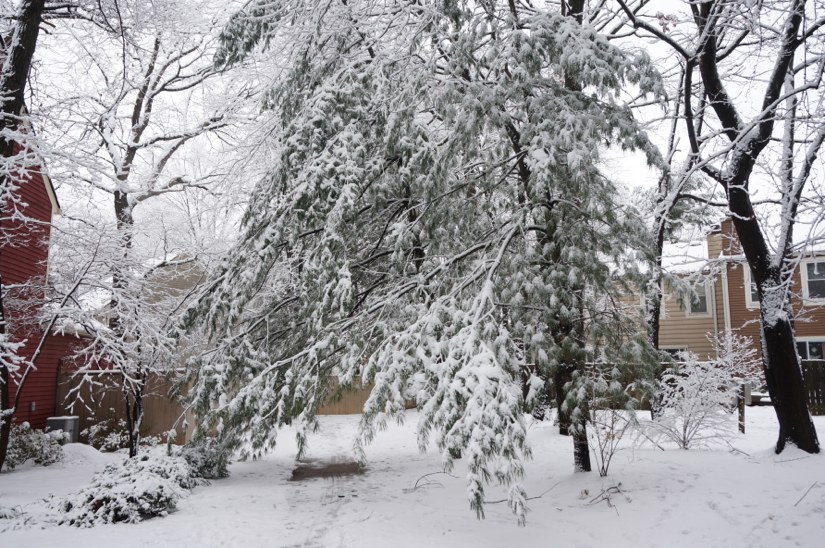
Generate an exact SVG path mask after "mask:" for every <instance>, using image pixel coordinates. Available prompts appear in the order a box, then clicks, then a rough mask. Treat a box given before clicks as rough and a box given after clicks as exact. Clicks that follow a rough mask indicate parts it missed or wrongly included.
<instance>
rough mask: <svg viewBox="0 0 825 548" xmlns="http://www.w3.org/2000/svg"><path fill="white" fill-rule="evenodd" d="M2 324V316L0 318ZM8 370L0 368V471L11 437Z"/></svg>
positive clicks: (4, 367) (0, 324) (11, 410)
mask: <svg viewBox="0 0 825 548" xmlns="http://www.w3.org/2000/svg"><path fill="white" fill-rule="evenodd" d="M0 322H2V316H0ZM3 332H5V325H4V324H3V323H0V335H2V334H3ZM9 377H10V375H9V369H8V367H6V366H0V471H2V470H3V464H5V462H6V454H7V453H8V450H9V438H10V437H11V420H12V417H13V416H14V414H13V413H14V409H11V408H9V403H10V400H11V398H10V397H9V383H10V382H11V379H10V378H9Z"/></svg>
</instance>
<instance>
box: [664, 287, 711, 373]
mask: <svg viewBox="0 0 825 548" xmlns="http://www.w3.org/2000/svg"><path fill="white" fill-rule="evenodd" d="M717 285H718V284H716V283H713V284H709V287H708V313H707V314H690V313H688V311H687V303H685V307H684V308H683V307H682V306H681V305H680V303H679V299H678V298H677V297H676V295H674V294H673V292H671V291H669V290H666V291H665V294H666V295H667V298H666V299H665V310H664V314H663V317H662V320H661V325H660V328H659V347H660V348H662V349H669V348H684V349H688V350H691V351H692V352H694V353H696V354H697V355H698V356H699V358H700V359H711V358H714V357H715V355H716V353H715V351H714V348H713V343H712V342H711V340H709V334H710V336H711V337H712V336H713V334H714V333H715V329H716V325H717V322H716V319H715V317H714V311H715V310H716V309H717V305H718V300H719V299H718V295H717V293H719V291H718V287H717Z"/></svg>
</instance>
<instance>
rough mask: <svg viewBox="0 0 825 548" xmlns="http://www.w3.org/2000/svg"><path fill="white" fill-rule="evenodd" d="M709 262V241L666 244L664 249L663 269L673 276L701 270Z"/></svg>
mask: <svg viewBox="0 0 825 548" xmlns="http://www.w3.org/2000/svg"><path fill="white" fill-rule="evenodd" d="M707 261H708V242H707V239H703V240H696V241H691V242H673V243H666V244H665V245H664V247H663V248H662V268H663V269H664V270H665V271H666V272H669V273H671V274H687V273H689V272H696V271H697V270H701V269H702V268H704V266H705V265H706V264H707Z"/></svg>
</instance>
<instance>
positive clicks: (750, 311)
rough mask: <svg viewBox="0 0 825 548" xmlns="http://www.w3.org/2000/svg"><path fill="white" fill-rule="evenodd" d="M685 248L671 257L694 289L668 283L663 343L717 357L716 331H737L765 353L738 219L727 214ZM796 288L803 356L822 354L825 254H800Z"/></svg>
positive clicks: (794, 301)
mask: <svg viewBox="0 0 825 548" xmlns="http://www.w3.org/2000/svg"><path fill="white" fill-rule="evenodd" d="M685 249H687V252H686V253H683V254H682V255H681V257H680V258H679V259H677V260H674V259H673V258H671V259H670V261H666V262H670V265H669V266H671V267H672V272H674V273H675V275H676V276H677V277H679V278H680V279H683V280H686V281H688V283H689V284H690V286H691V287H692V289H693V291H692V294H688V293H686V292H684V291H682V292H676V291H674V290H672V289H671V288H670V287H665V297H666V298H665V300H664V305H663V311H662V312H663V314H662V319H661V327H660V333H659V347H660V348H661V349H663V350H666V351H672V352H676V351H679V350H690V351H692V352H695V353H696V354H697V355H698V356H699V358H700V359H713V358H715V357H716V349H715V348H714V345H713V342H712V341H713V336H714V335H715V334H717V333H723V332H724V331H725V330H732V331H734V332H737V333H739V334H741V335H744V336H747V337H750V339H751V340H752V341H753V344H754V345H755V347H756V348H757V349H758V350H759V352H760V354H761V337H760V328H759V300H758V298H757V296H756V287H755V286H753V285H752V284H751V278H750V269H749V268H748V266H747V263H746V262H745V258H744V256H743V255H742V251H741V248H740V245H739V240H738V239H737V237H736V232H735V230H734V228H733V222H732V221H731V220H730V219H725V220H724V221H722V223H720V225H719V226H718V227H716V229H715V230H713V231H711V233H710V234H708V235H707V239H706V241H704V242H701V243H695V244H692V245H691V246H687V247H686V248H685ZM702 255H704V256H702ZM791 291H792V292H793V297H792V304H793V311H794V314H795V317H796V321H795V326H796V340H797V349H798V352H799V355H800V357H801V358H802V359H811V360H813V359H823V357H824V356H823V352H825V253H822V254H816V253H811V254H809V255H805V256H802V257H801V258H800V259H799V263H798V266H797V268H796V270H795V272H794V275H793V279H792V287H791ZM679 293H681V295H679Z"/></svg>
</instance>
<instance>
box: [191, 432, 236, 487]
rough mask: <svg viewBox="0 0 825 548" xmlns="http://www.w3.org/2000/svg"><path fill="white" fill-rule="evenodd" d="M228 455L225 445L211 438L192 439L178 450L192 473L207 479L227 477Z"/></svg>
mask: <svg viewBox="0 0 825 548" xmlns="http://www.w3.org/2000/svg"><path fill="white" fill-rule="evenodd" d="M230 455H231V451H230V450H229V449H228V448H227V447H226V445H225V444H222V443H220V442H218V441H217V440H215V439H213V438H204V439H200V440H197V441H193V442H192V443H189V444H187V445H185V446H183V448H181V450H180V456H181V457H183V459H184V460H185V461H186V463H187V464H188V465H189V469H190V471H191V473H192V475H193V476H194V477H196V478H203V479H207V480H210V479H220V478H227V477H229V468H228V465H229V457H230Z"/></svg>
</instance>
